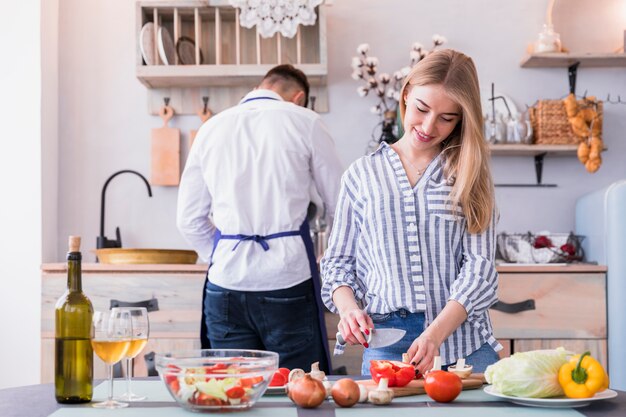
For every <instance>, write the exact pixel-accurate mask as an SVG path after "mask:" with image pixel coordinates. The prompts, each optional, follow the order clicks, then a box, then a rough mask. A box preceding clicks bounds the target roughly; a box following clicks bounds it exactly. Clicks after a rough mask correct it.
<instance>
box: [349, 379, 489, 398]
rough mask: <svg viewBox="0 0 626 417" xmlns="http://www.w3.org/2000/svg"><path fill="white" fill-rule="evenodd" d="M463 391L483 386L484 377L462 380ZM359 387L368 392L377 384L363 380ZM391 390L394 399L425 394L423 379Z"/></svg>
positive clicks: (359, 382)
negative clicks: (364, 388)
mask: <svg viewBox="0 0 626 417" xmlns="http://www.w3.org/2000/svg"><path fill="white" fill-rule="evenodd" d="M461 381H462V382H463V390H470V389H477V388H480V387H482V386H483V383H484V376H483V374H472V375H470V376H469V378H466V379H462V380H461ZM356 382H357V383H358V384H360V385H365V387H366V388H367V389H368V390H373V389H376V386H377V384H376V383H375V382H374V381H373V380H371V379H364V380H362V381H356ZM390 389H391V390H393V394H394V396H396V397H408V396H409V395H419V394H425V393H426V391H425V390H424V379H414V380H413V381H411V382H409V385H406V386H404V387H390Z"/></svg>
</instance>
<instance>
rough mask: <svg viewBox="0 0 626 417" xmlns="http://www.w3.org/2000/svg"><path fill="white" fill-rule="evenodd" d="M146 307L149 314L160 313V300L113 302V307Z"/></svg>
mask: <svg viewBox="0 0 626 417" xmlns="http://www.w3.org/2000/svg"><path fill="white" fill-rule="evenodd" d="M113 307H145V308H146V310H148V312H150V311H159V300H157V299H156V298H152V299H150V300H145V301H120V300H111V307H110V308H113Z"/></svg>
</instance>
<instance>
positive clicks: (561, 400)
mask: <svg viewBox="0 0 626 417" xmlns="http://www.w3.org/2000/svg"><path fill="white" fill-rule="evenodd" d="M484 391H485V393H486V394H489V395H492V396H494V397H499V398H503V399H505V400H508V401H510V402H512V403H515V404H520V405H526V406H530V407H548V408H576V407H585V406H587V405H589V404H590V403H591V402H593V401H599V400H607V399H609V398H615V397H617V392H615V391H613V390H611V389H607V390H604V391H602V392H599V393H597V394H596V395H594V396H593V397H591V398H567V397H552V398H522V397H511V396H509V395H504V394H500V393H499V392H497V391H496V390H495V389H494V388H493V385H488V386H486V387H485V388H484Z"/></svg>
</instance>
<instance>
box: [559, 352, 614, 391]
mask: <svg viewBox="0 0 626 417" xmlns="http://www.w3.org/2000/svg"><path fill="white" fill-rule="evenodd" d="M559 384H560V385H561V388H563V391H564V392H565V395H566V396H567V397H569V398H590V397H593V396H594V395H595V394H596V392H600V391H604V390H605V389H606V388H608V386H609V377H608V375H607V374H606V372H605V371H604V368H603V367H602V365H600V362H598V361H597V360H595V359H594V358H592V357H591V356H589V352H585V353H583V354H582V355H574V356H572V358H571V359H570V360H569V362H567V363H565V364H563V365H562V366H561V368H560V369H559Z"/></svg>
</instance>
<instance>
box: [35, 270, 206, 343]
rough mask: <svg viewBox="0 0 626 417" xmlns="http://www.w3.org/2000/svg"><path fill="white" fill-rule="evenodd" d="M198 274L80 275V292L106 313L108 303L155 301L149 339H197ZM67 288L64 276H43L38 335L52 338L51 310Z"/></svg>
mask: <svg viewBox="0 0 626 417" xmlns="http://www.w3.org/2000/svg"><path fill="white" fill-rule="evenodd" d="M204 279H205V278H204V276H203V275H200V274H176V275H173V274H154V273H152V274H137V273H133V274H89V273H83V280H82V281H83V292H84V293H85V294H86V295H87V296H88V297H89V299H90V300H91V302H92V304H93V307H94V309H95V310H108V309H109V307H110V303H111V300H119V301H131V302H136V301H145V300H150V299H153V298H154V299H156V300H157V302H158V308H159V309H158V310H157V311H152V312H150V313H149V318H150V337H153V338H154V337H175V338H182V337H199V332H200V320H201V315H202V305H201V304H202V287H203V285H204ZM66 285H67V276H66V275H65V274H44V277H43V280H42V311H41V318H42V320H41V331H42V336H43V337H54V306H55V304H56V301H57V299H58V298H59V297H60V296H61V295H62V294H63V292H64V291H65V288H66Z"/></svg>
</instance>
